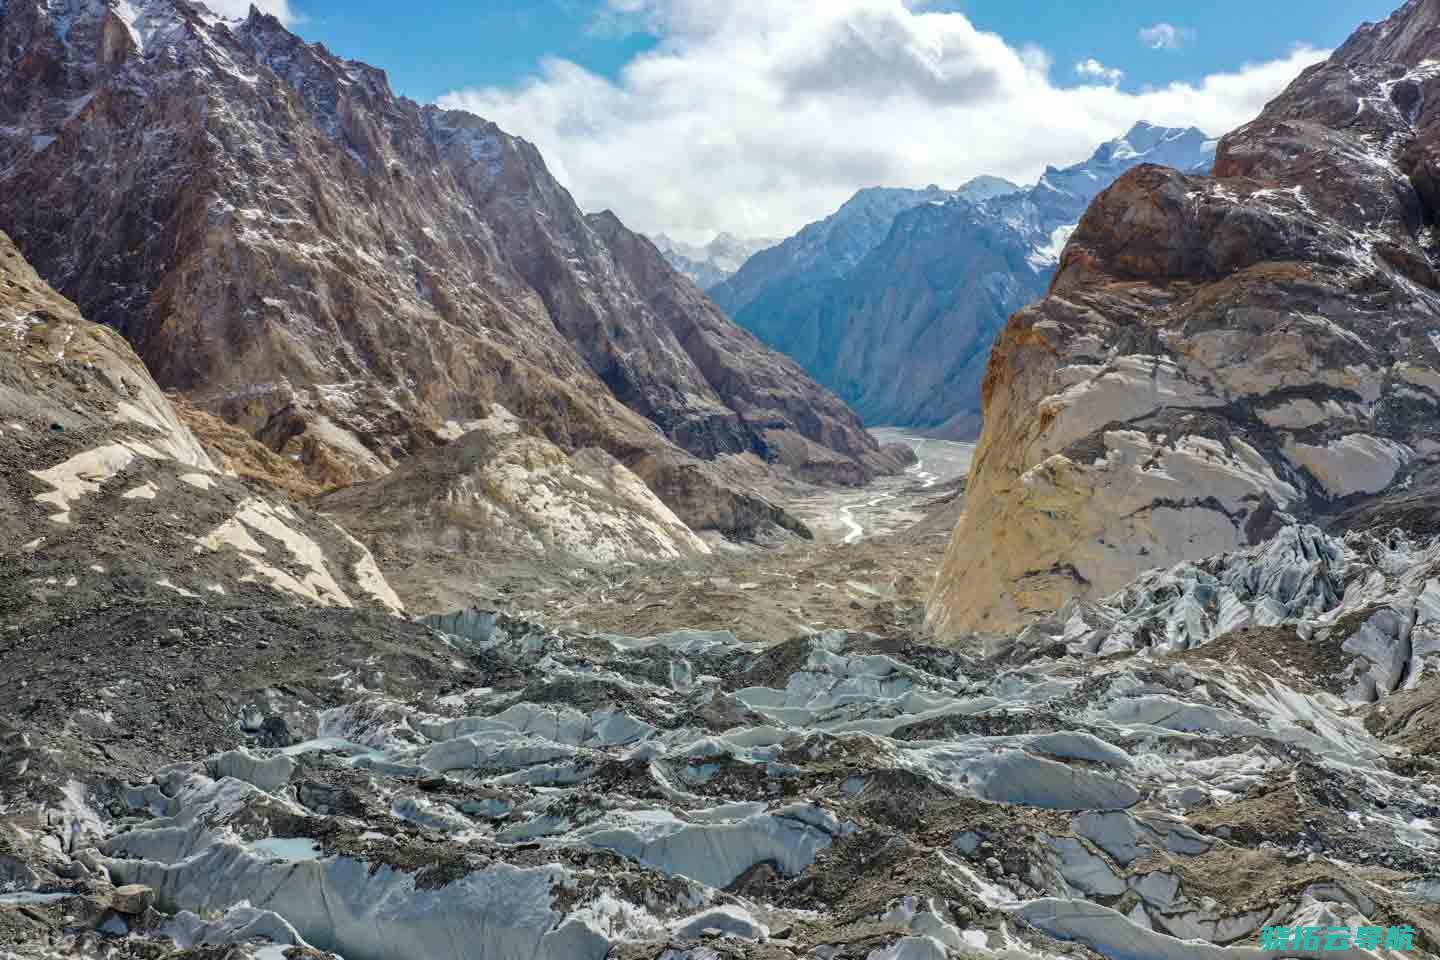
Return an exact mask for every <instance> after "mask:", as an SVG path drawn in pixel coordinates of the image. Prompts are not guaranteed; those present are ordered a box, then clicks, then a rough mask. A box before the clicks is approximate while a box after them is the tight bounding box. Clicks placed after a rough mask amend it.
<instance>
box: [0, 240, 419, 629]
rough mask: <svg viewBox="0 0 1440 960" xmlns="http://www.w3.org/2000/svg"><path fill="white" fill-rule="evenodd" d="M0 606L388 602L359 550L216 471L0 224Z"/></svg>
mask: <svg viewBox="0 0 1440 960" xmlns="http://www.w3.org/2000/svg"><path fill="white" fill-rule="evenodd" d="M0 589H3V596H4V600H3V602H0V609H3V610H4V611H5V612H6V613H7V614H15V615H18V614H16V607H15V606H14V605H15V604H20V603H23V604H25V605H26V606H27V608H28V609H27V616H34V617H36V618H42V617H44V616H46V615H47V614H53V615H55V616H60V617H63V615H64V611H65V610H67V609H70V608H74V607H82V606H84V605H85V604H87V603H97V602H101V600H102V599H104V598H109V597H113V596H115V595H117V594H120V595H124V596H126V597H127V598H129V599H133V600H140V599H141V598H147V597H148V598H149V599H150V600H151V601H152V602H164V601H166V600H178V599H180V598H198V597H202V596H203V597H210V598H216V599H217V602H218V598H221V597H225V598H234V599H237V600H241V599H252V600H254V599H263V600H264V601H265V602H268V603H274V602H275V601H276V600H277V599H278V600H279V601H280V605H281V606H283V605H286V604H296V603H301V604H308V605H314V606H317V607H343V608H354V607H370V608H376V609H379V610H383V611H386V612H399V611H400V610H401V609H403V608H402V605H401V602H400V600H399V598H398V597H397V596H396V595H395V592H394V591H393V590H392V589H391V588H390V586H389V584H388V583H387V582H386V580H385V578H384V576H383V575H382V574H381V573H380V570H379V568H378V567H377V566H376V564H375V561H374V559H373V557H372V556H371V554H370V552H369V551H368V550H366V549H365V548H364V547H363V546H361V545H360V544H359V543H357V542H356V541H355V540H354V539H352V538H351V537H350V536H349V535H348V534H346V533H345V532H344V531H343V530H341V529H339V528H338V527H336V526H335V525H334V524H333V523H331V522H329V521H328V520H326V519H323V518H321V517H319V516H316V515H315V514H313V513H311V512H310V511H307V510H304V509H301V508H296V507H293V506H291V505H288V504H286V503H284V502H279V501H275V500H271V499H268V498H266V497H265V496H262V495H259V494H256V493H255V492H253V491H251V490H249V489H247V488H246V487H245V486H244V485H242V484H241V483H240V482H238V481H237V480H235V479H234V478H232V477H229V476H226V475H224V474H222V473H220V472H219V471H218V470H217V469H216V467H215V464H214V462H213V461H212V460H211V459H210V457H209V456H208V455H207V454H206V453H205V451H204V449H203V448H202V447H201V446H200V444H199V443H198V442H197V441H196V439H195V437H194V435H192V434H191V432H190V431H189V430H188V429H187V428H186V427H185V426H184V425H183V424H182V423H181V422H180V419H179V418H178V417H177V415H176V413H175V411H174V409H173V408H172V407H171V405H170V403H169V402H168V401H167V400H166V398H165V395H164V394H163V393H161V392H160V389H159V388H158V387H157V386H156V385H155V381H154V380H152V379H151V378H150V375H149V373H148V372H146V370H145V367H144V365H143V364H142V363H141V362H140V359H139V358H138V357H137V356H136V355H135V353H134V351H133V350H131V349H130V346H129V345H128V344H127V343H126V342H125V341H124V339H122V338H121V337H120V336H119V334H117V333H115V332H114V331H113V330H110V329H107V328H105V327H102V326H99V325H97V324H93V323H90V322H88V321H86V320H85V319H83V318H82V317H81V316H80V314H79V312H78V311H77V310H76V308H75V305H74V304H73V303H71V302H70V301H68V300H66V299H65V298H63V297H61V296H59V295H58V294H56V293H55V292H54V291H53V290H51V289H50V288H49V287H48V286H46V285H45V283H44V281H42V280H41V279H40V278H39V277H38V276H37V275H36V274H35V272H34V271H33V270H32V269H31V268H30V267H29V265H28V264H26V262H25V261H24V260H23V259H22V258H21V257H20V255H19V253H18V252H17V251H16V249H15V247H14V245H13V244H12V243H11V241H10V238H9V237H7V236H6V235H5V234H3V233H0Z"/></svg>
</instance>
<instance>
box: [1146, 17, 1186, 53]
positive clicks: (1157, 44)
mask: <svg viewBox="0 0 1440 960" xmlns="http://www.w3.org/2000/svg"><path fill="white" fill-rule="evenodd" d="M1136 36H1137V37H1139V39H1140V42H1141V43H1143V44H1144V45H1145V46H1147V47H1149V48H1150V49H1151V50H1179V49H1181V48H1182V47H1188V46H1190V44H1192V43H1194V42H1195V31H1194V30H1191V29H1189V28H1188V27H1177V26H1175V25H1174V24H1173V23H1157V24H1155V25H1153V26H1149V27H1141V28H1140V32H1139V33H1138V34H1136Z"/></svg>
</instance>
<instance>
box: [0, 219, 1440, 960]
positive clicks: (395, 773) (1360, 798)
mask: <svg viewBox="0 0 1440 960" xmlns="http://www.w3.org/2000/svg"><path fill="white" fill-rule="evenodd" d="M0 317H3V318H4V322H3V324H0V677H4V678H5V682H6V686H5V696H3V697H0V956H3V957H5V958H6V960H12V958H13V960H56V958H59V957H76V956H81V957H85V956H90V957H106V958H110V960H155V958H161V960H202V958H204V960H216V958H221V960H280V958H287V960H334V958H336V957H338V958H340V960H402V958H403V960H409V958H414V957H419V956H423V957H425V958H427V960H446V958H450V957H455V958H460V957H465V958H469V957H473V956H476V955H477V954H476V950H477V945H482V949H483V953H482V954H481V955H483V956H485V957H500V958H509V957H526V958H538V960H548V958H554V960H573V958H576V957H590V958H597V960H598V958H602V957H617V958H635V960H640V958H644V960H657V958H666V960H715V958H717V957H722V958H731V960H799V958H808V957H816V956H824V957H829V958H832V960H884V958H893V960H912V958H924V960H976V958H995V960H1020V958H1027V960H1030V958H1034V960H1065V958H1072V960H1073V958H1087V960H1099V958H1102V957H1103V958H1107V960H1125V958H1133V957H1145V958H1152V957H1153V958H1162V960H1223V958H1228V957H1232V956H1237V957H1259V956H1266V955H1284V953H1286V952H1288V953H1290V954H1291V955H1293V956H1315V957H1318V956H1322V955H1324V953H1325V951H1324V950H1323V947H1315V948H1314V949H1309V948H1305V947H1303V944H1302V946H1301V947H1300V948H1297V949H1295V950H1290V951H1280V952H1278V953H1277V952H1275V951H1261V950H1260V949H1258V948H1256V947H1255V946H1253V945H1254V944H1256V943H1258V942H1260V937H1261V936H1262V934H1263V931H1265V930H1266V929H1270V930H1272V935H1273V929H1274V928H1276V927H1284V928H1286V929H1287V931H1288V930H1295V929H1302V928H1305V927H1317V928H1322V929H1327V930H1328V929H1330V928H1342V927H1343V928H1346V929H1348V930H1351V931H1359V930H1360V929H1361V928H1368V927H1388V928H1390V929H1392V930H1396V931H1399V934H1400V935H1403V938H1404V939H1403V940H1397V941H1395V943H1394V945H1392V946H1380V947H1377V948H1375V949H1373V950H1371V949H1364V948H1362V947H1352V948H1350V949H1349V950H1348V951H1345V952H1339V951H1329V953H1332V954H1335V953H1339V955H1340V956H1350V957H1353V958H1356V960H1362V958H1364V960H1402V958H1413V957H1424V958H1433V957H1436V956H1440V909H1437V906H1436V897H1435V883H1436V874H1435V868H1434V864H1435V859H1436V856H1437V853H1440V842H1437V840H1436V837H1435V832H1434V830H1433V828H1432V825H1433V822H1434V820H1435V818H1436V816H1437V811H1440V788H1437V786H1436V784H1435V782H1434V776H1433V774H1434V767H1435V759H1434V756H1435V748H1436V736H1437V733H1436V731H1437V730H1440V717H1437V702H1440V701H1437V698H1436V695H1435V694H1436V691H1435V676H1436V674H1435V669H1436V664H1435V662H1434V661H1435V658H1436V656H1437V654H1440V602H1437V598H1440V538H1437V537H1436V536H1434V534H1435V532H1436V531H1435V523H1436V521H1435V518H1436V516H1437V513H1436V511H1435V510H1434V509H1433V504H1432V505H1431V507H1430V508H1429V509H1424V508H1420V509H1416V508H1415V505H1414V503H1413V502H1412V500H1411V499H1410V498H1411V497H1413V496H1414V495H1415V494H1414V492H1406V493H1404V494H1403V495H1399V496H1398V499H1395V500H1392V501H1389V502H1387V503H1386V504H1384V507H1385V509H1383V510H1379V509H1372V511H1371V514H1370V516H1369V519H1366V518H1364V517H1362V516H1360V515H1350V519H1349V521H1348V523H1349V525H1351V526H1353V527H1356V528H1362V527H1367V526H1373V525H1375V524H1383V527H1382V529H1379V530H1377V531H1374V532H1358V531H1356V532H1351V533H1348V534H1347V535H1345V536H1344V537H1337V536H1334V535H1327V534H1325V533H1324V532H1322V531H1321V530H1319V529H1316V528H1315V527H1311V526H1300V525H1293V524H1290V525H1283V526H1280V527H1278V528H1277V529H1276V530H1275V532H1274V535H1273V536H1272V537H1271V538H1270V539H1269V540H1267V541H1266V542H1265V543H1264V544H1262V545H1260V546H1257V547H1254V548H1249V549H1245V550H1239V551H1233V552H1230V553H1227V554H1222V555H1219V556H1215V557H1211V558H1207V559H1205V560H1203V561H1200V562H1196V563H1190V564H1179V565H1177V566H1175V567H1173V568H1172V569H1168V570H1158V571H1153V572H1149V573H1146V574H1144V575H1142V576H1141V577H1139V578H1138V579H1136V580H1135V581H1134V582H1133V583H1131V584H1128V585H1126V586H1125V587H1124V589H1122V590H1120V591H1119V592H1117V593H1114V594H1111V595H1109V596H1103V597H1096V598H1093V599H1091V600H1088V601H1078V600H1077V601H1072V602H1071V603H1070V604H1069V605H1068V606H1067V608H1066V609H1064V610H1062V611H1060V612H1059V613H1058V614H1057V615H1056V616H1054V617H1050V618H1045V619H1042V620H1040V621H1038V622H1036V623H1033V624H1031V625H1030V626H1029V627H1027V628H1026V629H1025V630H1022V631H1018V632H1015V633H1012V634H1010V635H1008V636H1006V637H1004V638H1002V639H1000V640H998V641H997V642H995V643H994V644H992V645H990V646H989V647H987V648H983V649H971V650H966V651H961V650H956V649H954V648H944V647H936V646H932V645H929V644H928V643H926V642H925V640H924V638H923V637H922V636H920V635H919V634H917V633H916V632H915V630H914V628H913V627H910V626H906V625H905V623H906V618H904V617H897V618H894V619H893V620H891V621H890V624H889V625H888V626H877V628H876V629H877V631H878V632H872V633H859V632H850V631H847V630H822V631H818V632H813V633H807V634H804V635H801V636H797V637H794V638H793V639H790V640H788V641H785V642H782V643H779V644H773V645H772V644H759V643H753V642H748V641H746V640H744V639H742V638H739V637H737V636H735V635H734V634H732V633H730V632H729V631H726V630H708V631H706V630H694V629H676V630H672V631H669V632H665V633H661V634H657V635H650V636H622V635H615V634H600V633H594V632H588V631H585V630H583V629H567V630H564V631H560V630H555V629H551V628H549V627H547V626H545V625H543V624H539V623H534V622H529V621H525V620H519V619H516V618H513V617H508V616H504V615H500V614H496V613H493V612H487V611H481V610H461V611H456V612H454V613H450V614H446V615H438V616H431V617H425V618H419V619H404V618H402V617H400V616H397V614H398V613H400V610H399V603H398V600H397V599H396V598H395V597H394V596H393V592H392V591H390V590H389V587H388V584H387V582H386V580H385V578H384V577H383V576H382V575H381V574H380V573H379V571H378V570H377V569H376V568H375V564H374V561H373V559H371V558H370V555H369V554H368V553H367V552H366V551H365V550H364V549H363V548H361V547H359V546H358V545H357V544H356V543H355V542H354V541H353V540H351V539H350V538H349V537H348V536H347V535H346V534H345V533H343V532H342V531H341V530H340V529H339V528H338V527H336V526H335V525H334V524H333V523H332V522H330V521H329V520H328V519H326V518H324V517H321V516H318V515H316V514H314V513H312V512H310V511H308V510H305V509H303V508H299V507H295V506H292V505H288V504H286V503H284V502H282V501H279V500H274V499H271V498H269V496H268V495H267V494H264V493H263V492H257V491H256V490H253V489H251V488H250V487H248V486H246V485H245V484H244V483H242V482H241V481H239V480H237V479H235V478H233V477H228V476H225V475H224V474H223V473H221V472H219V471H217V470H216V469H215V467H214V462H213V459H212V458H211V457H210V456H209V455H208V454H207V452H206V450H205V449H204V448H203V447H202V445H201V444H200V443H199V442H198V441H197V439H196V437H195V436H194V435H193V434H192V433H191V432H190V431H189V430H188V429H187V428H186V427H185V426H184V425H183V424H182V423H181V422H180V418H179V415H178V414H177V413H176V411H175V410H174V409H173V407H172V406H170V405H169V403H168V401H167V399H166V397H165V396H164V395H163V394H162V393H161V392H160V391H159V389H158V387H157V386H156V385H155V383H154V381H153V380H151V378H150V377H149V375H148V374H147V372H146V371H145V369H144V367H143V366H142V365H141V363H140V361H139V358H138V357H137V356H136V355H135V353H134V352H133V351H132V350H131V349H130V348H129V346H128V345H127V344H126V343H125V342H124V341H123V340H122V339H121V338H120V337H119V335H118V334H116V333H115V332H114V331H113V330H110V329H108V328H106V327H102V326H98V325H93V324H90V323H87V322H86V321H84V320H83V319H81V317H80V316H79V314H78V312H77V311H76V309H75V307H74V305H73V304H71V303H70V302H69V301H66V300H64V299H63V298H61V297H59V296H58V295H57V294H55V293H54V292H53V291H51V290H49V289H48V288H47V287H46V286H45V284H44V283H43V282H42V281H41V280H40V278H39V277H38V276H37V275H36V274H35V273H34V272H33V271H32V270H30V269H29V268H28V267H27V266H26V265H25V264H24V262H23V261H22V260H21V259H20V258H19V256H18V254H17V253H16V252H15V251H14V248H13V246H11V245H10V244H9V241H8V238H5V237H3V235H0ZM492 417H493V418H494V422H487V423H484V424H479V425H474V428H473V429H469V430H467V431H466V432H465V433H464V435H463V438H462V439H461V440H458V441H455V442H452V443H450V444H447V445H445V446H442V447H439V448H437V449H436V450H434V451H429V452H427V453H421V454H418V455H416V456H414V457H411V458H408V459H407V460H406V461H405V462H404V463H403V464H402V465H401V466H400V467H398V468H397V469H396V470H395V471H393V472H392V473H390V474H388V475H387V476H386V477H383V478H380V479H378V480H376V481H372V484H374V485H387V484H388V485H390V489H386V490H385V491H384V497H385V500H386V502H387V503H390V502H394V503H396V504H397V510H398V511H399V513H400V516H401V518H402V520H403V519H404V518H406V517H409V516H411V515H410V514H407V513H405V512H404V511H405V509H407V508H406V507H405V505H404V499H403V498H404V496H405V490H404V489H403V486H404V484H403V483H402V481H406V480H407V478H408V483H410V484H412V485H416V486H423V484H424V483H425V479H424V475H423V471H424V470H425V469H426V468H427V464H428V463H429V459H428V458H430V457H435V456H441V455H444V456H448V457H454V458H456V459H457V460H460V461H461V462H460V463H459V464H442V465H438V466H434V467H432V469H434V471H435V472H436V473H437V474H439V475H440V476H443V477H446V478H449V477H452V476H456V475H462V476H463V475H464V474H463V470H464V469H466V468H470V467H473V468H474V470H473V474H472V476H473V477H474V478H475V482H474V486H475V487H476V488H478V487H480V486H481V485H482V481H483V480H484V479H487V478H488V479H497V478H498V480H499V481H500V482H503V480H504V477H505V475H506V473H507V468H508V464H509V462H510V461H511V460H512V459H513V458H516V457H529V458H532V459H535V460H543V461H545V463H546V464H547V466H546V469H545V470H537V469H535V468H534V467H527V470H526V472H527V475H539V476H542V477H545V478H547V479H546V481H545V482H544V483H541V484H538V485H537V486H538V487H539V489H537V490H536V491H534V493H533V495H534V496H535V497H536V498H539V499H548V498H550V497H552V496H553V497H554V498H555V499H557V500H563V498H565V497H567V496H573V495H574V494H573V491H575V490H577V489H578V488H580V487H583V486H585V480H586V478H590V479H594V478H595V477H596V476H597V474H598V473H599V472H600V471H603V470H615V469H616V465H615V464H614V463H613V462H612V461H606V460H603V459H600V458H598V457H597V456H591V455H588V454H584V453H583V452H582V453H577V454H573V455H569V456H568V457H566V456H565V455H561V454H559V453H558V452H557V450H556V448H554V447H553V446H546V445H545V442H544V441H540V440H538V439H537V438H533V437H528V436H527V435H523V434H522V433H521V431H520V428H519V426H518V424H517V422H516V421H514V420H511V419H509V418H506V417H505V416H504V415H503V414H502V413H499V412H498V411H497V412H493V413H492ZM546 471H548V473H547V472H546ZM631 485H632V486H635V484H634V483H633V482H632V484H631ZM367 488H368V489H372V490H373V489H379V486H372V485H370V484H366V485H358V486H355V487H352V488H350V489H347V490H344V491H340V492H338V493H334V494H332V495H331V497H330V498H326V499H327V501H328V500H330V499H332V498H341V497H346V496H351V495H354V494H355V493H356V492H357V491H362V490H365V489H367ZM454 499H455V504H456V507H457V511H458V514H457V519H456V521H455V523H457V524H458V523H460V522H463V520H464V515H465V513H466V512H469V514H470V515H471V516H476V515H479V513H480V510H479V507H478V506H477V505H478V504H479V503H480V499H479V498H477V497H475V496H470V497H462V496H459V495H457V496H456V497H455V498H454ZM521 506H522V507H523V506H524V505H523V504H522V505H521ZM361 508H363V504H362V505H361ZM352 512H354V513H357V514H358V513H359V510H358V509H357V510H356V511H352ZM543 512H544V509H543V508H542V509H541V510H540V513H543ZM535 515H536V514H531V516H535ZM1397 522H1398V523H1403V524H1404V525H1406V526H1408V527H1409V528H1410V529H1409V530H1408V531H1402V530H1392V529H1390V528H1391V527H1392V526H1393V524H1394V523H1397ZM1426 524H1429V525H1430V528H1431V529H1430V532H1429V534H1428V535H1426V534H1423V533H1422V532H1421V531H1422V530H1423V528H1424V527H1425V525H1426ZM441 532H442V533H443V531H441ZM653 533H654V531H652V534H653ZM627 535H629V533H627V532H626V531H623V530H622V531H619V532H616V533H612V534H611V536H612V537H613V542H615V543H620V542H622V541H623V539H624V537H625V536H627ZM652 548H653V549H658V548H659V547H658V541H654V542H652ZM837 549H839V550H842V551H843V550H846V549H848V548H837ZM850 556H853V554H850ZM772 562H774V561H767V565H768V564H769V563H772ZM808 562H809V561H808V560H807V563H808ZM841 562H842V564H843V567H844V570H845V571H846V572H845V573H844V576H846V577H849V578H859V577H865V576H867V572H866V570H865V569H864V567H865V565H864V564H863V563H858V564H857V563H856V562H854V561H853V560H845V559H844V557H843V556H842V558H841ZM873 573H878V574H879V575H880V576H881V577H888V576H889V574H887V573H886V572H885V571H873ZM851 584H853V585H854V588H856V589H858V588H859V587H864V586H865V585H864V584H861V583H859V582H858V581H856V580H853V579H852V580H851ZM869 589H870V590H871V592H872V593H873V592H875V591H874V590H873V588H869ZM877 610H878V607H877ZM1357 825H1363V829H1361V828H1359V826H1357ZM1288 935H1289V934H1287V936H1288ZM1295 936H1296V937H1297V938H1298V937H1300V936H1301V935H1300V934H1296V935H1295ZM1299 942H1300V941H1299V940H1298V939H1297V943H1299Z"/></svg>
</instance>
